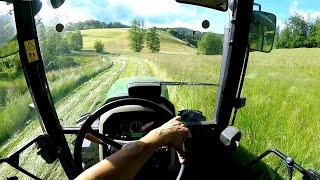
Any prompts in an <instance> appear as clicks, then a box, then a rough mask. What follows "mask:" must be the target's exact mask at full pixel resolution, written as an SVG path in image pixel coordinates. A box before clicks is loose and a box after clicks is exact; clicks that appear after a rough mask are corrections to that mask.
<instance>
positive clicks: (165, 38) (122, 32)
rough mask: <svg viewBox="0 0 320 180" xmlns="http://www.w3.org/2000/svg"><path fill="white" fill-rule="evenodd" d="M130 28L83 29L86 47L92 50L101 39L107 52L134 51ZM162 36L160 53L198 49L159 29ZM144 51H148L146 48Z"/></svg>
mask: <svg viewBox="0 0 320 180" xmlns="http://www.w3.org/2000/svg"><path fill="white" fill-rule="evenodd" d="M128 31H129V29H124V28H122V29H118V28H112V29H89V30H82V31H81V33H82V34H83V38H84V39H83V44H84V49H87V50H92V49H93V43H94V41H95V40H101V41H102V43H103V44H105V48H106V51H107V52H118V53H119V52H132V50H131V49H130V46H129V39H128V36H129V32H128ZM158 33H159V38H160V46H161V50H160V53H170V54H195V53H196V49H194V48H191V47H189V46H187V45H186V42H184V41H182V40H180V39H177V38H175V37H174V36H172V35H170V34H169V33H167V32H164V31H160V30H159V31H158ZM143 52H148V49H146V48H145V49H144V50H143Z"/></svg>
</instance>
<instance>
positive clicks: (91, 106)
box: [0, 57, 126, 179]
mask: <svg viewBox="0 0 320 180" xmlns="http://www.w3.org/2000/svg"><path fill="white" fill-rule="evenodd" d="M111 59H112V61H113V62H114V65H113V66H112V67H111V68H109V69H108V70H107V71H103V72H101V73H100V74H99V75H97V76H95V77H92V78H91V79H90V80H89V81H87V82H85V83H82V84H81V85H78V87H77V88H76V89H74V90H73V92H72V93H69V94H68V95H67V96H66V97H64V98H63V99H61V100H60V101H59V102H58V103H56V104H55V107H56V110H57V113H58V115H59V118H60V120H61V123H62V124H63V125H75V122H76V120H77V118H79V117H80V115H81V114H84V113H87V112H90V111H93V110H95V109H96V108H97V107H99V106H101V105H102V104H103V103H104V102H105V96H103V94H105V95H106V94H107V91H108V88H109V87H110V86H111V85H112V84H113V82H114V81H115V80H116V79H118V77H119V76H120V74H121V73H122V71H123V70H124V69H125V67H126V64H125V62H124V61H123V60H122V59H121V58H120V57H112V58H111ZM100 66H102V65H101V63H100ZM52 85H54V84H52ZM39 134H42V130H41V128H40V124H39V122H38V121H33V122H31V123H30V124H29V125H28V126H27V127H26V128H25V129H24V130H23V131H21V132H20V133H17V134H15V135H14V136H13V137H11V138H10V142H8V143H6V144H5V145H4V146H2V147H1V150H0V157H2V156H6V155H7V154H9V153H10V152H12V151H13V150H16V149H18V147H20V146H21V145H22V144H25V143H26V142H28V141H30V140H31V139H32V138H33V137H36V136H37V135H39ZM67 139H68V141H69V142H72V140H73V139H74V136H72V137H71V136H67ZM70 147H71V148H72V147H73V146H72V144H71V143H70ZM30 162H32V163H30ZM20 165H21V166H22V167H24V168H25V169H28V170H29V171H31V172H33V173H34V174H35V175H37V176H38V177H41V178H42V179H57V177H59V178H58V179H66V176H65V174H64V171H63V169H62V167H61V165H60V163H59V161H56V162H54V163H53V164H51V165H48V164H46V163H45V161H44V160H43V159H42V158H41V157H40V156H38V155H37V154H36V147H31V148H30V149H28V150H27V151H26V152H24V153H23V154H22V156H21V162H20ZM12 175H17V176H18V177H19V179H29V178H28V177H27V176H25V175H23V174H21V173H19V172H18V171H17V170H14V169H13V168H10V167H9V166H8V165H3V166H1V167H0V179H2V178H5V177H7V176H12Z"/></svg>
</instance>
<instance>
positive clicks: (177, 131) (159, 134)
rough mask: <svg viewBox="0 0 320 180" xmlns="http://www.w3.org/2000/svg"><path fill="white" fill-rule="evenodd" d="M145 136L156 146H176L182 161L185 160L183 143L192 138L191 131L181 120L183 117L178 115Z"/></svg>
mask: <svg viewBox="0 0 320 180" xmlns="http://www.w3.org/2000/svg"><path fill="white" fill-rule="evenodd" d="M144 138H147V139H149V140H150V141H151V142H152V143H154V144H155V146H156V148H159V147H162V146H169V147H173V148H175V149H176V151H177V152H178V154H179V160H180V162H184V148H183V143H184V140H185V139H186V138H191V133H190V131H189V129H188V128H187V127H186V126H185V125H184V123H183V122H182V121H181V117H180V116H177V117H175V118H173V119H171V120H169V121H168V122H166V123H165V124H163V125H162V126H160V127H158V128H156V129H154V130H152V131H150V132H149V133H148V134H147V135H146V136H145V137H144Z"/></svg>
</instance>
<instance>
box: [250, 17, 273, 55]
mask: <svg viewBox="0 0 320 180" xmlns="http://www.w3.org/2000/svg"><path fill="white" fill-rule="evenodd" d="M276 20H277V18H276V16H275V15H274V14H271V13H268V12H262V11H253V14H252V22H251V26H250V34H249V43H250V50H252V51H260V52H267V53H268V52H270V51H271V50H272V47H273V41H274V37H275V34H276Z"/></svg>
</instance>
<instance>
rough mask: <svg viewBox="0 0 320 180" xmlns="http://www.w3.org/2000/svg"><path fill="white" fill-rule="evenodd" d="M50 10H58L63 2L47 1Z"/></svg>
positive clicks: (60, 0)
mask: <svg viewBox="0 0 320 180" xmlns="http://www.w3.org/2000/svg"><path fill="white" fill-rule="evenodd" d="M47 1H48V2H49V4H50V5H51V7H52V8H54V9H57V8H59V7H60V6H61V5H62V4H63V3H64V1H65V0H47Z"/></svg>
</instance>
